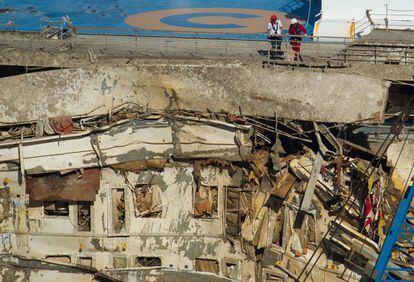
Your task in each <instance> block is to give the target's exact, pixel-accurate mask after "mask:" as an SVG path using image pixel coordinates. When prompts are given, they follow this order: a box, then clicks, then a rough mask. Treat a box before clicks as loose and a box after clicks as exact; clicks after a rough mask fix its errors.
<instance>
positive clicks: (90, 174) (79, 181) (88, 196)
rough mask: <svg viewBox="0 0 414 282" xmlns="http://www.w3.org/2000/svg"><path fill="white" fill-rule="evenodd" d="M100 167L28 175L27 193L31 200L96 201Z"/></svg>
mask: <svg viewBox="0 0 414 282" xmlns="http://www.w3.org/2000/svg"><path fill="white" fill-rule="evenodd" d="M99 176H100V173H99V169H98V168H92V169H85V170H84V171H83V173H80V172H72V173H70V174H67V175H64V176H62V175H60V174H59V173H53V174H47V175H36V176H28V177H27V179H26V193H28V194H29V199H30V200H31V201H95V196H96V193H97V191H98V189H99V185H100V177H99Z"/></svg>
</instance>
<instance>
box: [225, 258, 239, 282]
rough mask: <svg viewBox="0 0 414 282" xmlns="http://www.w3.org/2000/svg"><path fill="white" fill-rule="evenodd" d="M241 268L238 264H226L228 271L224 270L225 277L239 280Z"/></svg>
mask: <svg viewBox="0 0 414 282" xmlns="http://www.w3.org/2000/svg"><path fill="white" fill-rule="evenodd" d="M238 275H239V266H238V264H237V263H229V262H226V269H225V270H224V276H225V277H227V278H230V279H234V280H238Z"/></svg>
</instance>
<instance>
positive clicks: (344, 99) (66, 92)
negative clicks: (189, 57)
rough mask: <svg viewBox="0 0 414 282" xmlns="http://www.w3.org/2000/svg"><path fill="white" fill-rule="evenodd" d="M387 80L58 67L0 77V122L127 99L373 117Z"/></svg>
mask: <svg viewBox="0 0 414 282" xmlns="http://www.w3.org/2000/svg"><path fill="white" fill-rule="evenodd" d="M387 95H388V85H387V83H385V82H384V81H382V80H380V79H375V78H371V77H363V76H356V75H348V74H341V73H316V72H297V71H296V72H293V71H283V72H275V71H274V70H268V69H258V68H249V67H245V66H242V65H239V64H235V63H233V64H210V65H209V64H194V65H189V64H163V63H162V62H157V63H154V64H146V65H145V64H141V65H139V66H137V67H109V66H108V67H100V68H96V69H95V68H94V69H73V70H57V71H50V72H47V73H32V74H28V75H20V76H16V77H9V78H3V79H0V104H1V106H0V110H1V111H0V121H2V122H16V121H24V120H37V119H40V118H42V117H44V116H57V115H72V116H76V115H85V114H99V113H100V114H102V113H107V112H108V111H110V110H111V109H113V108H115V107H116V106H119V105H121V104H123V103H127V102H133V103H136V104H138V105H140V106H142V107H144V108H145V107H149V108H154V109H165V108H172V109H176V108H181V109H188V110H197V111H206V110H207V109H210V110H214V111H219V110H224V111H227V112H230V113H234V114H239V113H240V112H241V113H242V114H246V115H262V116H272V117H273V116H274V115H275V113H277V115H278V116H279V117H283V118H290V119H299V120H314V121H324V122H353V121H360V120H365V121H366V122H378V121H382V120H383V118H384V110H385V105H386V101H387Z"/></svg>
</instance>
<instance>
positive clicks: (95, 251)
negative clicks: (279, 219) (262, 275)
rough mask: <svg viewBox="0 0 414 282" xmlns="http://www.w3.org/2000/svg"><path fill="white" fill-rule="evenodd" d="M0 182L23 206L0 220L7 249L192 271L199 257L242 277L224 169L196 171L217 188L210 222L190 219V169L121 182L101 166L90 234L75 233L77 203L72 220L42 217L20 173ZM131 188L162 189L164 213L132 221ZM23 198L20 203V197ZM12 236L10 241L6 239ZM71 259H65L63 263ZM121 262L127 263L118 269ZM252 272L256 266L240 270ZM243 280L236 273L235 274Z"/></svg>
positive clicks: (181, 166) (99, 263)
mask: <svg viewBox="0 0 414 282" xmlns="http://www.w3.org/2000/svg"><path fill="white" fill-rule="evenodd" d="M0 177H1V178H2V179H3V178H4V177H8V178H9V179H10V180H11V181H10V183H9V186H10V188H11V190H12V191H14V195H13V196H12V201H16V202H19V203H20V207H19V208H13V209H12V210H11V213H10V216H9V217H8V218H7V219H6V220H4V221H3V222H2V223H1V228H2V229H1V230H2V232H10V235H6V234H9V233H4V234H3V235H4V236H5V237H4V241H7V240H11V242H12V245H13V249H12V250H10V248H11V247H8V248H4V249H5V250H3V252H7V251H12V252H13V253H14V254H16V255H24V256H30V257H35V258H39V259H46V258H48V259H50V260H53V261H54V260H59V259H61V258H63V259H64V260H65V261H66V260H68V261H69V262H70V263H73V264H80V263H82V262H81V259H82V258H91V259H92V264H91V266H93V267H96V268H98V269H104V268H113V267H120V266H121V267H137V264H136V261H135V260H136V258H137V257H138V256H140V257H159V258H160V259H161V264H162V266H165V267H172V268H177V269H182V270H193V269H194V267H195V259H196V258H204V259H213V260H217V262H218V263H219V266H220V267H219V269H220V274H221V275H223V269H224V266H223V265H224V264H225V262H231V263H236V264H238V265H239V269H240V271H239V275H241V269H242V267H241V266H242V263H243V260H244V259H245V255H244V254H242V252H241V249H240V246H239V244H238V243H236V245H235V246H232V245H231V244H230V243H229V241H228V240H226V239H225V226H224V222H225V221H224V213H225V210H224V196H225V187H226V186H237V185H240V183H237V181H234V179H232V177H231V176H230V175H229V173H228V171H227V170H223V169H220V168H216V167H211V166H209V167H205V168H202V169H201V181H202V184H203V185H207V186H215V187H217V189H218V212H217V216H216V217H215V218H208V219H206V218H195V217H194V216H193V213H194V192H195V190H194V189H195V187H196V184H195V180H194V170H193V165H191V164H187V163H174V164H173V165H167V167H165V168H164V169H163V170H162V171H154V170H148V171H141V172H139V173H133V172H128V173H126V177H127V179H128V181H126V179H125V177H124V174H123V173H116V172H115V171H114V170H112V169H110V168H104V169H102V174H101V181H100V188H99V190H98V193H97V195H96V198H95V201H94V203H93V206H92V207H91V212H92V224H91V231H79V230H78V229H77V226H76V223H77V218H76V216H77V203H70V206H69V216H46V215H45V214H44V207H43V205H42V204H41V203H36V204H33V203H31V204H30V205H26V203H28V196H27V195H25V194H24V191H25V189H24V187H23V186H22V185H20V184H19V181H18V180H19V172H18V171H17V170H15V171H8V170H6V171H4V170H3V171H1V172H0ZM128 183H132V184H134V185H135V184H149V183H151V184H153V185H159V187H160V190H161V201H162V213H161V216H160V217H159V218H158V217H152V218H140V217H135V214H134V203H133V197H132V191H131V190H130V187H129V186H128ZM114 188H115V189H124V192H125V199H126V201H125V209H126V211H125V212H126V226H125V228H124V230H123V231H121V232H119V233H118V234H117V233H116V232H114V229H113V226H112V225H113V222H112V213H113V208H114V207H113V203H112V197H111V193H112V191H113V189H114ZM19 193H20V194H21V195H20V196H19V198H18V197H17V194H19ZM7 236H9V237H10V238H9V237H7ZM67 257H69V259H67ZM117 258H121V259H122V260H123V261H124V262H125V264H122V263H121V265H116V264H114V261H115V260H116V259H117ZM249 271H254V268H253V267H249V268H247V270H246V271H244V272H245V273H244V274H245V275H248V274H251V275H252V273H247V274H246V272H249ZM240 277H241V276H240Z"/></svg>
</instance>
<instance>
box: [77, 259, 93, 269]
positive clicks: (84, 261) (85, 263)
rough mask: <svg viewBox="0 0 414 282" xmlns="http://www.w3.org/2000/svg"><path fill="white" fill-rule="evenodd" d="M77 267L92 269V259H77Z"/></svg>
mask: <svg viewBox="0 0 414 282" xmlns="http://www.w3.org/2000/svg"><path fill="white" fill-rule="evenodd" d="M79 265H82V266H87V267H92V257H81V258H79Z"/></svg>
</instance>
